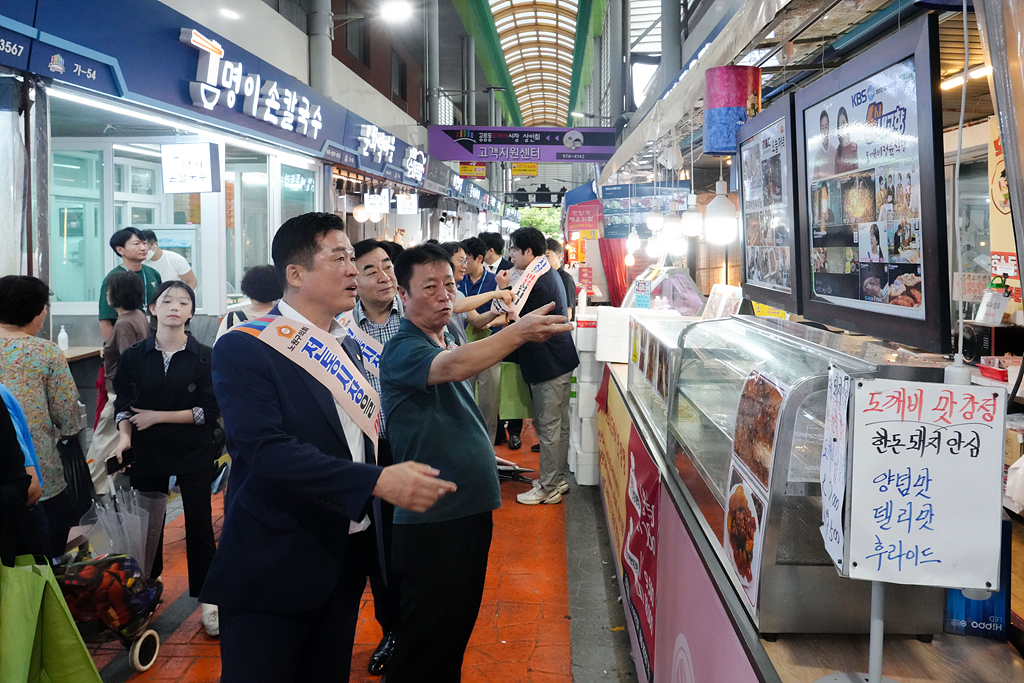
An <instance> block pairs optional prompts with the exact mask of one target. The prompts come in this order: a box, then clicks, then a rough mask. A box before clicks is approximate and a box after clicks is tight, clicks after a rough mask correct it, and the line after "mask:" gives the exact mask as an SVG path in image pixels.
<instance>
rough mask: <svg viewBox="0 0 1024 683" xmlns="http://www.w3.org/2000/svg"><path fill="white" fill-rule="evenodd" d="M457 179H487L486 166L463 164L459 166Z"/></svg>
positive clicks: (481, 164)
mask: <svg viewBox="0 0 1024 683" xmlns="http://www.w3.org/2000/svg"><path fill="white" fill-rule="evenodd" d="M459 177H460V178H486V177H487V164H485V163H482V162H481V163H479V164H477V163H473V162H468V163H467V162H463V163H461V164H459Z"/></svg>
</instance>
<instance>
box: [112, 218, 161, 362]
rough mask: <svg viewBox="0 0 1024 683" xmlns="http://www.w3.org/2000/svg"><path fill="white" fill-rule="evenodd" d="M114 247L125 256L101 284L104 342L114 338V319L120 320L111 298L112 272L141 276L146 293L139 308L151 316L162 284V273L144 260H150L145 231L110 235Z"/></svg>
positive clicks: (122, 231)
mask: <svg viewBox="0 0 1024 683" xmlns="http://www.w3.org/2000/svg"><path fill="white" fill-rule="evenodd" d="M110 248H111V249H113V250H114V253H115V254H117V255H118V256H120V257H121V265H119V266H115V267H114V269H113V270H111V271H110V273H107V274H106V276H105V277H104V278H103V284H101V285H100V301H99V303H100V315H99V318H100V334H102V335H103V341H104V342H105V341H107V338H108V337H110V333H111V331H112V330H113V329H114V321H115V320H117V311H115V310H114V307H113V306H111V305H110V303H109V302H108V301H107V278H109V277H110V275H111V273H118V272H122V271H128V272H129V273H135V274H137V275H138V276H139V279H141V280H142V287H143V290H144V291H145V293H146V296H145V297H144V298H143V301H142V305H141V306H139V310H140V311H142V312H143V313H145V314H146V315H147V316H148V315H149V299H150V297H152V296H153V294H154V293H155V292H156V288H157V287H158V286H159V285H160V283H161V279H160V273H158V272H156V270H154V269H153V268H150V267H149V266H147V265H143V263H142V262H143V261H145V260H146V256H147V255H148V253H149V252H148V248H147V246H146V240H145V239H143V237H142V231H141V230H138V229H136V228H123V229H121V230H118V231H117V232H115V233H114V234H113V235H111V237H110Z"/></svg>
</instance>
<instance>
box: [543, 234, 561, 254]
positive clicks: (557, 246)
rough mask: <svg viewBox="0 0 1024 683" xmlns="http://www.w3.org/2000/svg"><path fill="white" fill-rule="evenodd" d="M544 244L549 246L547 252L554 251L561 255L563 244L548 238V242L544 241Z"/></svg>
mask: <svg viewBox="0 0 1024 683" xmlns="http://www.w3.org/2000/svg"><path fill="white" fill-rule="evenodd" d="M544 244H545V245H546V246H547V249H545V251H553V252H555V253H556V254H559V255H561V253H562V243H561V242H559V241H558V240H556V239H554V238H553V237H549V238H547V240H545V241H544Z"/></svg>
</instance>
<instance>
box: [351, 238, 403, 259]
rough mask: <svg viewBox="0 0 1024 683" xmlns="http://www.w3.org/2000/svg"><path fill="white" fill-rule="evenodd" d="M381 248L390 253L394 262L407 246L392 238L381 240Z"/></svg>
mask: <svg viewBox="0 0 1024 683" xmlns="http://www.w3.org/2000/svg"><path fill="white" fill-rule="evenodd" d="M380 248H381V249H383V250H384V251H386V252H387V253H388V256H390V257H391V262H392V263H394V262H395V259H397V258H398V255H399V254H401V253H402V252H403V251H405V247H403V246H402V245H401V244H399V243H398V242H392V241H391V240H380ZM356 258H358V257H356Z"/></svg>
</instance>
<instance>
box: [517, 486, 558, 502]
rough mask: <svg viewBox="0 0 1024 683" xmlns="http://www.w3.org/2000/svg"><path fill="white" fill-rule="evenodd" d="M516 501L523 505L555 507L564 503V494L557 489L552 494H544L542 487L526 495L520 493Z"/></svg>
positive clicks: (533, 489)
mask: <svg viewBox="0 0 1024 683" xmlns="http://www.w3.org/2000/svg"><path fill="white" fill-rule="evenodd" d="M516 501H517V502H519V503H522V504H523V505H540V504H542V503H543V504H545V505H554V504H555V503H561V502H562V494H561V493H559V491H558V489H555V490H554V491H552V492H551V493H544V492H543V491H541V489H540V487H539V486H538V487H536V488H532V489H530V490H529V491H527V492H526V493H520V494H519V495H518V496H516Z"/></svg>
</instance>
